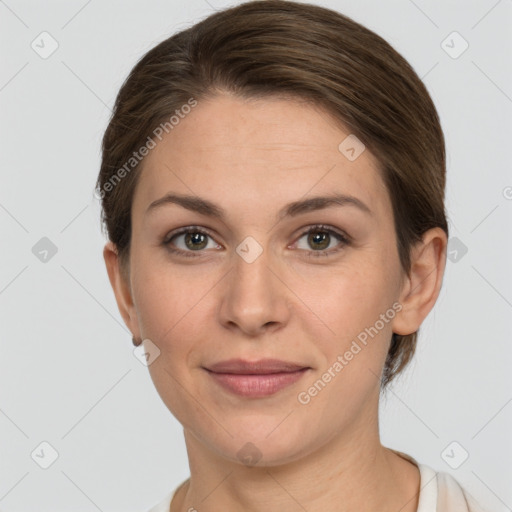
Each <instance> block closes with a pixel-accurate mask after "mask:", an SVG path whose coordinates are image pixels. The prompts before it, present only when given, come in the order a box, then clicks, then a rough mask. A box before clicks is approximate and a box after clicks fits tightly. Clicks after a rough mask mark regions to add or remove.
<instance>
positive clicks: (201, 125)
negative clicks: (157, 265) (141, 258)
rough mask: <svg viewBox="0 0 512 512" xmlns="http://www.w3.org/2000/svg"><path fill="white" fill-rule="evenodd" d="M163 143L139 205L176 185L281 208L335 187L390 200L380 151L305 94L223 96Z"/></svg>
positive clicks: (148, 165) (153, 154) (370, 199)
mask: <svg viewBox="0 0 512 512" xmlns="http://www.w3.org/2000/svg"><path fill="white" fill-rule="evenodd" d="M155 142H156V143H157V144H156V147H155V148H154V149H152V150H151V151H150V153H149V154H148V155H147V156H146V157H145V159H144V161H143V166H142V176H141V179H140V180H139V185H138V187H137V189H138V190H137V191H136V197H135V202H136V203H137V205H135V204H134V208H135V207H136V206H137V207H140V208H143V207H146V206H147V205H148V204H149V203H151V202H152V201H154V200H155V199H157V198H159V197H160V196H162V195H163V194H165V193H167V192H169V191H173V190H174V191H181V192H183V193H187V194H197V195H201V196H202V197H205V196H206V197H208V196H209V197H210V198H211V199H212V200H216V197H217V196H219V195H221V196H222V199H223V202H224V204H228V203H229V201H230V199H231V200H233V201H235V200H237V201H238V204H245V205H246V206H249V205H250V204H252V203H258V202H259V203H260V204H261V203H262V202H263V201H265V200H268V201H269V203H270V202H273V203H275V207H276V209H277V208H279V206H280V204H281V203H283V202H286V201H285V200H286V199H287V198H288V199H289V200H296V199H297V198H298V197H302V196H304V195H306V194H308V193H311V194H314V193H326V192H331V191H336V192H341V193H346V194H352V195H355V196H356V197H358V198H359V199H361V200H362V201H363V202H365V203H366V204H373V206H376V207H377V208H379V207H380V208H382V209H386V208H389V206H390V205H389V200H388V198H387V192H386V189H385V186H384V183H383V181H382V179H381V177H380V171H379V169H378V162H377V160H376V159H375V157H374V156H373V155H372V154H371V153H370V152H369V151H368V150H367V149H364V146H362V145H361V144H362V143H360V142H358V139H357V138H356V137H355V136H354V135H353V134H351V133H350V132H349V131H348V129H346V128H344V127H343V126H342V125H340V123H339V122H336V121H335V120H334V119H333V118H332V117H331V116H329V115H328V114H327V113H326V112H325V111H324V110H322V109H321V108H319V107H317V106H314V105H311V104H309V103H306V102H303V101H300V100H290V99H279V98H267V99H265V98H263V99H258V100H244V99H240V98H235V97H233V96H228V95H221V96H216V97H214V98H210V99H208V100H207V101H199V102H198V104H197V106H196V107H194V108H193V109H192V110H191V112H190V113H189V114H187V115H186V116H184V117H183V118H182V119H180V121H179V123H178V124H176V125H174V127H173V128H172V130H171V131H170V132H169V133H168V134H165V135H164V136H163V138H162V140H161V141H158V139H156V140H155ZM363 149H364V150H363ZM361 151H362V152H361ZM354 156H355V157H356V158H355V159H354ZM230 192H231V194H230ZM234 194H236V197H234Z"/></svg>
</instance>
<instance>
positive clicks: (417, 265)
mask: <svg viewBox="0 0 512 512" xmlns="http://www.w3.org/2000/svg"><path fill="white" fill-rule="evenodd" d="M446 246H447V237H446V233H445V232H444V230H443V229H441V228H439V227H436V228H432V229H429V230H428V231H426V232H425V233H424V234H423V237H422V240H421V241H420V242H418V243H417V244H416V245H415V246H414V247H413V249H412V251H411V271H410V274H409V276H405V277H404V280H403V285H402V290H401V293H400V299H399V302H400V304H401V305H402V309H401V310H400V311H399V312H398V314H397V315H396V316H395V318H394V319H393V323H392V325H393V332H394V333H396V334H401V335H407V334H412V333H413V332H416V331H417V330H418V329H419V327H420V325H421V323H422V322H423V320H424V319H425V317H426V316H427V315H428V314H429V312H430V311H431V309H432V308H433V307H434V304H435V303H436V300H437V297H438V296H439V292H440V290H441V284H442V281H443V275H444V269H445V266H446Z"/></svg>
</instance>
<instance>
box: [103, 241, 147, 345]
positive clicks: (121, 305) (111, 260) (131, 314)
mask: <svg viewBox="0 0 512 512" xmlns="http://www.w3.org/2000/svg"><path fill="white" fill-rule="evenodd" d="M103 259H104V260H105V266H106V268H107V274H108V278H109V280H110V285H111V286H112V290H113V291H114V295H115V298H116V302H117V307H118V309H119V313H120V314H121V316H122V317H123V320H124V322H125V324H126V326H127V327H128V328H129V329H130V331H131V332H132V334H133V336H135V337H140V333H139V326H138V323H137V315H136V312H135V306H134V303H133V299H132V294H131V289H130V285H129V282H127V280H126V278H125V277H124V276H123V272H122V269H121V266H120V261H119V256H118V251H117V247H116V246H115V244H114V243H113V242H111V241H108V242H107V243H106V244H105V247H104V248H103Z"/></svg>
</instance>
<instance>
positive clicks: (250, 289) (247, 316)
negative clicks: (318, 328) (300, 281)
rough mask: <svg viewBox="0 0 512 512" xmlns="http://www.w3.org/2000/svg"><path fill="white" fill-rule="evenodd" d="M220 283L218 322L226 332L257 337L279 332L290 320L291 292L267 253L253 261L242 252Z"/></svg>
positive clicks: (236, 256) (237, 255) (235, 258)
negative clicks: (238, 332) (234, 331)
mask: <svg viewBox="0 0 512 512" xmlns="http://www.w3.org/2000/svg"><path fill="white" fill-rule="evenodd" d="M240 254H242V256H240V255H239V254H238V253H237V254H236V255H235V257H234V262H233V268H232V270H231V272H229V273H228V274H227V276H226V279H224V280H223V282H224V288H223V293H222V301H221V306H220V309H219V321H220V323H221V324H222V325H223V326H224V327H225V328H227V329H230V330H239V331H240V332H242V333H243V334H245V335H247V336H251V337H253V336H258V335H262V334H264V333H266V332H275V331H277V330H280V329H282V328H283V327H284V326H285V325H286V324H287V323H288V321H289V318H290V305H291V293H290V291H289V289H288V288H287V286H286V284H285V279H284V276H281V275H279V274H280V272H279V268H278V265H271V264H272V262H271V261H270V260H271V258H270V256H269V254H268V251H265V250H264V251H263V252H262V253H261V254H260V255H259V256H257V257H256V259H254V260H252V258H250V257H249V258H246V257H245V256H244V254H243V253H242V252H240Z"/></svg>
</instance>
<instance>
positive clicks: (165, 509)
mask: <svg viewBox="0 0 512 512" xmlns="http://www.w3.org/2000/svg"><path fill="white" fill-rule="evenodd" d="M187 481H188V479H187V480H185V482H182V483H181V484H180V485H178V487H176V489H174V490H173V491H171V492H169V493H167V494H166V495H165V496H164V498H163V499H162V500H161V501H160V502H159V503H157V504H156V505H154V506H153V507H151V508H150V509H149V510H148V511H147V512H170V510H171V501H172V499H173V498H174V495H175V494H176V493H177V492H178V489H180V487H181V486H182V485H184V484H185V483H186V482H187Z"/></svg>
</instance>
